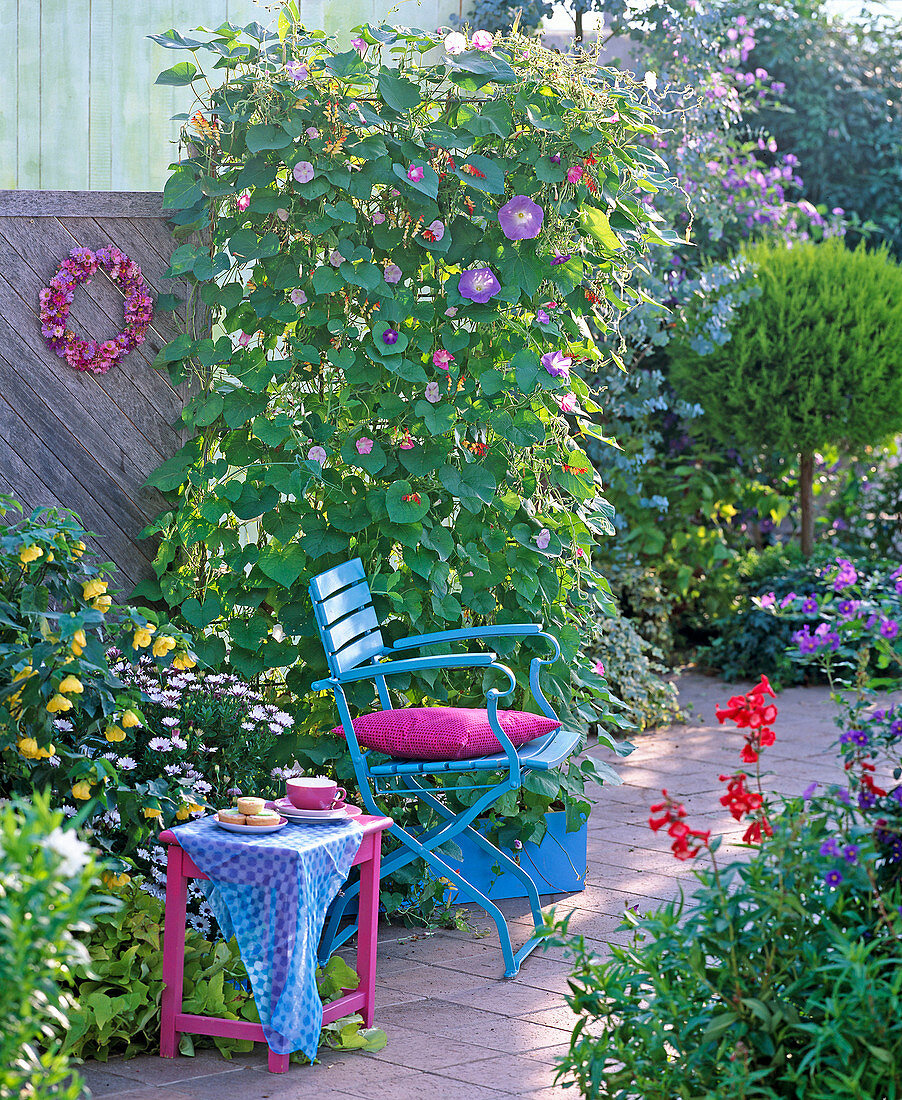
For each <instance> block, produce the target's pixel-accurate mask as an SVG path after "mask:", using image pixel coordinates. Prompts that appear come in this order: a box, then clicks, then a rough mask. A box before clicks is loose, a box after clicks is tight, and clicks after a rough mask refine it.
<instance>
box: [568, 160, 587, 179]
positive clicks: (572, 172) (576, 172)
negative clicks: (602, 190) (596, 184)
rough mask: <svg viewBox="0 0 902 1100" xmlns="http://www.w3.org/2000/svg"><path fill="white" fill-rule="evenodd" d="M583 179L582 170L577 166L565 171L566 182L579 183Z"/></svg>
mask: <svg viewBox="0 0 902 1100" xmlns="http://www.w3.org/2000/svg"><path fill="white" fill-rule="evenodd" d="M582 178H583V170H582V168H581V167H580V166H579V165H578V164H574V165H573V167H572V168H568V169H567V182H568V183H579V181H580V180H581V179H582Z"/></svg>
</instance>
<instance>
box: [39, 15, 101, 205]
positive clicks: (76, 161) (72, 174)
mask: <svg viewBox="0 0 902 1100" xmlns="http://www.w3.org/2000/svg"><path fill="white" fill-rule="evenodd" d="M30 6H32V7H33V5H30ZM34 17H35V18H37V19H38V20H39V21H40V24H41V54H40V66H41V98H40V101H39V102H38V103H36V104H33V108H36V110H35V111H34V116H35V118H34V121H35V122H37V121H38V119H39V120H40V126H39V132H40V141H41V185H42V186H44V185H45V184H46V183H49V182H50V181H51V180H52V181H53V184H54V185H55V186H56V187H78V186H79V184H80V183H81V182H82V181H83V180H87V179H88V163H89V159H88V146H89V141H90V138H89V127H88V117H89V115H88V98H89V83H88V80H87V79H86V76H87V72H88V71H89V69H90V65H91V56H90V44H89V42H88V43H85V46H83V47H82V49H81V50H79V51H78V60H80V62H81V64H79V63H78V60H77V59H76V57H67V55H69V54H71V52H72V38H73V36H74V37H75V38H76V39H78V40H80V41H82V42H84V40H85V37H88V39H89V40H90V33H91V0H41V2H40V4H39V5H38V10H37V11H35V12H34ZM85 47H87V48H85ZM111 61H113V59H112V58H109V59H106V60H105V62H101V64H104V63H105V64H107V65H108V64H110V62H111ZM82 67H84V69H85V72H84V73H83V72H82ZM29 113H31V112H29Z"/></svg>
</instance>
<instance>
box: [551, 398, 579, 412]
mask: <svg viewBox="0 0 902 1100" xmlns="http://www.w3.org/2000/svg"><path fill="white" fill-rule="evenodd" d="M554 399H555V401H556V402H557V407H558V408H559V409H560V410H561V412H564V413H575V412H579V402H578V401H577V400H576V394H573V393H562V394H557V393H556V394H555V395H554Z"/></svg>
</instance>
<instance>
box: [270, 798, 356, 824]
mask: <svg viewBox="0 0 902 1100" xmlns="http://www.w3.org/2000/svg"><path fill="white" fill-rule="evenodd" d="M286 802H287V799H281V798H280V799H279V800H278V802H267V804H266V805H267V809H272V810H276V811H277V812H278V813H280V814H282V816H283V817H287V818H288V820H289V821H298V822H303V823H304V824H307V825H309V824H312V823H314V822H317V821H318V822H321V823H324V822H330V821H348V820H349V819H350V818H352V817H359V816H360V815H361V814H362V813H363V810H361V809H360V808H359V807H358V806H349V805H348V804H347V803H346V802H342V804H341V805H340V806H333V807H331V808H330V809H328V810H299V809H298V808H297V807H296V806H292V805H291V804H290V803H289V804H288V805H286V804H285V803H286ZM251 828H253V826H251Z"/></svg>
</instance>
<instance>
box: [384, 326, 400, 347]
mask: <svg viewBox="0 0 902 1100" xmlns="http://www.w3.org/2000/svg"><path fill="white" fill-rule="evenodd" d="M397 342H398V330H397V329H394V328H387V329H386V330H385V332H383V333H382V343H383V344H397Z"/></svg>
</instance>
